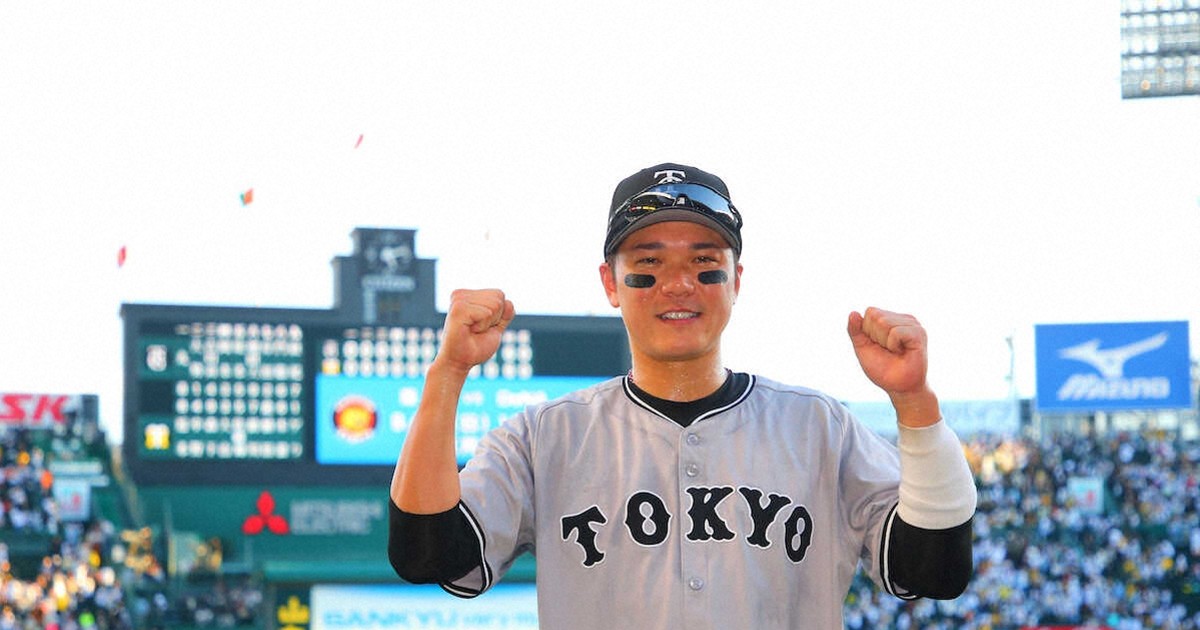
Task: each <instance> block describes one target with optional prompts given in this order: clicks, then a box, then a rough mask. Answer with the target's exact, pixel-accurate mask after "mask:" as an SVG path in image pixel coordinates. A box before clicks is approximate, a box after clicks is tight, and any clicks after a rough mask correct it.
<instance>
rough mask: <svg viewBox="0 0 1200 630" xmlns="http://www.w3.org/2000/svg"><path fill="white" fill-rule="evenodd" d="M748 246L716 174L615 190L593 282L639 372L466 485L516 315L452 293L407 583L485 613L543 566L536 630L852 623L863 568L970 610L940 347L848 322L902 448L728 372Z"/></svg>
mask: <svg viewBox="0 0 1200 630" xmlns="http://www.w3.org/2000/svg"><path fill="white" fill-rule="evenodd" d="M741 227H742V218H741V215H740V214H739V212H738V211H737V210H736V209H735V208H734V206H733V204H732V203H731V202H730V195H729V190H728V188H727V187H726V185H725V183H724V182H723V181H721V179H720V178H718V177H716V176H715V175H712V174H710V173H706V172H704V171H701V170H700V169H697V168H693V167H690V166H684V165H680V164H660V165H657V166H653V167H650V168H647V169H644V170H641V171H639V172H638V173H635V174H634V175H632V176H630V177H628V178H626V179H625V180H623V181H622V182H621V183H620V184H619V185H618V186H617V188H616V191H615V193H614V195H613V203H612V206H611V208H610V211H609V223H608V234H607V238H606V239H605V242H604V256H605V261H604V263H603V264H601V265H600V279H601V282H602V284H603V286H604V291H605V293H606V294H607V296H608V299H609V302H610V303H611V304H612V305H613V306H614V307H616V308H619V309H620V311H621V317H622V319H623V320H624V323H625V326H626V329H627V331H628V337H629V343H630V350H631V356H632V369H631V370H630V372H629V373H628V374H626V375H623V376H619V377H616V378H613V379H611V380H608V381H606V382H603V383H600V384H598V385H596V386H593V387H590V388H587V389H584V390H581V391H577V392H575V393H572V394H569V395H567V396H565V397H563V398H559V399H557V400H552V401H549V402H546V403H544V404H540V405H537V406H533V407H530V408H528V409H526V410H525V411H524V412H523V413H520V414H518V415H516V416H514V417H513V418H511V419H510V420H509V421H507V422H506V423H505V424H504V425H503V426H501V427H499V428H497V429H495V430H493V431H492V432H491V433H490V434H489V435H487V436H486V438H485V439H483V440H482V441H481V443H480V445H479V448H478V450H477V451H476V454H475V455H474V457H473V458H472V459H471V460H470V461H469V462H468V463H467V465H466V466H465V467H464V468H463V469H462V470H461V471H459V469H458V466H457V463H456V458H455V448H454V429H455V426H454V423H455V415H456V407H457V403H458V397H459V393H460V391H461V390H462V386H463V383H464V381H465V379H466V377H467V372H468V371H469V370H470V369H471V368H472V367H473V366H475V365H478V364H480V363H482V362H484V361H486V360H487V359H488V358H489V357H490V356H491V355H492V354H493V353H494V352H495V351H496V349H497V347H498V344H499V343H500V339H501V334H502V333H503V331H504V330H505V327H506V326H507V325H508V324H509V322H510V321H511V320H512V319H513V315H514V310H513V304H512V303H511V302H510V301H509V300H507V299H506V298H505V296H504V294H503V293H502V292H501V291H499V290H491V289H489V290H459V291H455V292H454V293H453V294H452V296H451V302H450V308H449V311H448V312H447V315H446V323H445V339H444V341H443V344H442V346H441V349H440V350H439V353H438V355H437V357H436V359H435V360H434V362H433V364H432V365H431V367H430V369H429V371H428V374H427V380H426V383H425V388H424V393H423V395H422V398H421V402H420V406H419V409H418V411H417V413H416V415H415V418H414V420H413V423H412V425H411V428H410V430H409V433H408V437H407V438H406V441H405V444H404V447H403V449H402V452H401V453H400V457H399V461H398V463H397V466H396V471H395V475H394V477H393V479H392V486H391V499H392V509H391V514H390V534H389V542H388V554H389V559H390V560H391V562H392V565H393V567H394V568H395V570H396V572H397V573H398V574H399V575H400V576H401V577H402V578H404V579H406V580H408V581H410V582H425V583H429V582H432V583H438V584H440V585H441V586H442V588H443V589H445V590H446V591H448V592H449V593H451V594H454V595H458V596H460V597H474V596H477V595H480V594H481V593H483V592H484V591H486V590H487V589H488V588H489V587H490V586H491V585H493V584H495V583H496V582H497V581H498V580H499V579H501V578H502V577H503V576H504V574H505V571H507V570H508V569H509V567H510V566H511V565H512V563H513V561H514V559H516V558H517V557H518V556H520V555H521V554H523V553H525V552H527V551H528V552H532V553H533V554H534V555H535V556H536V558H537V593H538V617H539V623H540V625H541V627H543V628H551V629H555V628H563V629H567V628H569V629H572V630H575V629H581V628H582V629H585V630H586V629H596V630H601V629H605V630H607V629H609V628H689V629H700V628H722V629H727V628H739V629H740V628H754V629H763V628H815V629H831V628H842V627H843V622H842V605H843V601H844V599H845V597H846V594H847V591H848V589H849V585H850V582H851V578H852V577H853V576H854V574H855V572H856V571H858V570H859V568H860V567H861V569H862V570H864V571H865V572H866V573H867V574H868V575H870V577H871V578H872V579H873V580H874V581H875V582H876V583H877V584H878V585H879V586H880V587H881V588H883V589H885V590H886V591H888V592H889V593H892V594H894V595H895V596H897V597H901V598H906V599H907V598H917V597H930V598H941V599H947V598H954V597H957V596H958V595H959V594H961V593H962V592H963V590H964V589H965V588H966V584H967V581H968V579H969V577H970V574H971V571H972V559H971V542H972V541H971V519H972V516H973V515H974V512H975V502H976V495H975V487H974V482H973V479H972V476H971V473H970V470H969V469H968V466H967V462H966V460H965V458H964V457H963V452H962V448H961V446H960V443H959V441H958V438H957V437H956V436H955V434H954V432H953V431H952V430H951V429H950V428H949V427H948V426H947V424H946V422H945V421H944V420H943V419H942V418H941V414H940V411H939V406H938V400H937V397H936V396H935V394H934V393H933V391H932V390H931V389H930V388H929V386H928V384H927V383H926V380H925V379H926V356H927V355H926V336H925V330H924V329H923V328H922V326H921V325H920V324H919V323H918V322H917V320H916V319H914V318H913V317H911V316H909V315H903V314H898V313H892V312H888V311H885V310H881V309H878V308H868V309H866V311H865V312H863V313H861V314H860V313H857V312H855V313H851V314H850V315H849V319H848V323H847V330H848V332H849V337H850V342H851V345H852V346H853V349H854V352H855V354H856V356H857V358H858V360H859V363H860V365H861V366H862V369H863V371H864V372H865V373H866V375H867V377H868V378H869V379H870V380H871V381H872V382H874V383H875V384H876V385H878V386H879V387H881V388H882V389H883V390H885V391H886V392H887V394H888V395H889V397H890V399H891V401H892V404H893V406H894V407H895V410H896V416H897V421H898V423H899V427H898V439H897V442H898V448H897V447H896V446H893V445H892V444H891V443H889V442H888V441H886V440H884V439H882V438H880V437H879V436H878V435H876V434H874V433H873V432H871V431H870V430H868V429H866V428H865V427H864V426H863V425H862V424H860V423H859V422H858V421H857V420H856V419H855V418H854V417H853V416H851V415H850V413H849V412H848V411H847V409H846V408H845V407H844V406H842V405H841V404H839V403H838V402H837V401H836V400H835V399H833V398H831V397H829V396H827V395H825V394H823V393H820V392H817V391H813V390H811V389H807V388H804V387H797V386H792V385H785V384H782V383H778V382H775V381H772V380H770V379H768V378H765V377H762V376H757V375H753V374H746V373H742V372H735V371H731V370H729V369H727V368H726V367H725V366H724V364H723V363H722V361H721V335H722V331H723V330H724V328H725V325H726V324H727V323H728V322H729V318H730V315H731V313H732V310H733V305H734V301H735V299H736V298H737V295H738V291H739V288H740V285H741V276H742V265H741V263H740V262H739V256H740V254H741V250H742V238H741Z"/></svg>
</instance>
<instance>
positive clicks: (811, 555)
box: [442, 376, 899, 630]
mask: <svg viewBox="0 0 1200 630" xmlns="http://www.w3.org/2000/svg"><path fill="white" fill-rule="evenodd" d="M898 480H899V457H898V454H897V451H896V448H895V447H894V446H893V445H892V444H891V443H889V442H887V441H886V440H884V439H883V438H881V437H880V436H878V435H876V434H875V433H874V432H872V431H870V430H869V429H867V428H866V427H865V426H863V425H862V424H861V423H859V422H858V421H857V420H855V419H854V418H853V416H851V415H850V414H849V412H848V411H847V410H846V409H845V407H844V406H842V405H841V404H839V403H838V402H837V401H836V400H834V399H832V398H830V397H829V396H827V395H825V394H822V393H820V392H817V391H814V390H811V389H806V388H803V387H794V386H788V385H783V384H780V383H777V382H774V381H771V380H768V379H765V378H761V377H753V376H751V377H750V378H749V379H747V381H746V385H745V388H744V390H743V391H741V392H738V393H737V394H736V396H734V397H733V398H732V402H731V403H729V404H727V405H725V406H723V407H720V408H717V409H713V410H710V411H709V412H707V413H706V414H704V415H703V416H701V417H700V418H697V419H696V420H695V421H694V422H692V423H691V424H690V425H689V426H687V427H684V426H681V425H680V424H678V423H676V422H674V421H672V420H670V419H668V418H666V417H664V416H662V415H661V414H659V413H658V412H656V411H655V410H654V409H653V408H652V407H651V406H650V405H649V404H647V403H646V402H645V401H644V400H642V399H641V398H639V396H638V394H637V393H636V390H635V389H634V388H632V387H631V386H630V383H629V381H628V377H618V378H614V379H611V380H608V381H605V382H604V383H601V384H599V385H596V386H594V387H591V388H588V389H585V390H581V391H578V392H575V393H573V394H570V395H568V396H566V397H563V398H560V399H557V400H553V401H550V402H547V403H544V404H542V405H539V406H536V407H531V408H529V409H527V410H526V411H525V412H523V413H521V414H518V415H517V416H515V417H513V418H510V419H509V421H507V422H506V423H505V424H504V425H503V426H502V427H500V428H499V429H497V430H494V431H493V432H492V433H490V434H489V435H488V436H487V437H486V438H485V439H484V440H483V441H482V442H481V444H480V447H479V449H478V451H477V452H476V455H475V456H474V457H473V458H472V459H471V460H470V461H469V462H468V464H467V466H466V467H465V468H464V469H463V470H462V472H461V474H460V482H461V486H462V500H461V502H460V504H459V509H460V510H461V511H462V512H463V513H464V514H465V515H466V518H467V520H469V521H470V524H471V531H472V532H473V537H474V538H475V540H474V541H473V542H474V544H478V545H479V548H480V549H479V555H480V557H482V559H483V562H482V564H481V565H480V566H478V567H476V568H475V569H474V570H472V571H470V572H469V573H467V574H466V575H464V576H463V577H461V578H459V579H456V580H453V581H450V582H444V583H443V584H442V586H443V588H444V589H445V590H447V591H448V592H450V593H453V594H455V595H459V596H462V597H472V596H475V595H478V594H480V593H482V592H484V591H486V590H487V589H488V588H489V587H490V586H491V585H492V584H494V583H495V582H496V581H497V580H499V579H500V578H501V577H502V576H503V575H504V573H505V572H506V571H507V570H508V568H509V567H510V566H511V565H512V563H513V561H514V560H515V559H516V558H517V557H518V556H520V555H521V554H523V553H525V552H527V551H529V552H532V553H533V554H534V555H535V557H536V559H537V588H538V602H539V622H540V624H541V625H542V627H545V628H581V629H588V628H595V629H597V630H600V629H608V628H632V627H637V628H652V627H658V628H665V627H697V628H699V627H714V628H766V627H778V628H783V627H787V628H841V627H842V620H841V610H842V600H843V598H844V597H845V594H846V592H847V589H848V588H849V584H850V581H851V579H852V578H853V576H854V574H855V573H856V571H857V570H858V568H859V566H860V565H861V567H862V568H863V570H864V571H866V573H867V574H868V575H869V576H870V577H871V578H872V579H873V580H875V581H876V582H877V583H878V584H879V585H880V586H882V587H884V588H886V589H888V590H889V591H891V590H893V585H892V584H891V583H890V581H889V577H888V575H887V562H886V557H887V551H886V548H885V546H884V545H885V543H886V538H887V537H886V536H885V532H886V530H887V524H888V521H889V518H892V515H893V513H894V510H895V507H896V505H897V500H898Z"/></svg>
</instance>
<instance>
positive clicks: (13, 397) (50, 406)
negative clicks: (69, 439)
mask: <svg viewBox="0 0 1200 630" xmlns="http://www.w3.org/2000/svg"><path fill="white" fill-rule="evenodd" d="M79 406H80V396H78V395H64V394H34V393H12V392H0V428H2V427H6V426H8V427H17V428H25V429H50V428H53V427H54V426H55V425H62V424H65V423H66V421H67V414H68V413H70V412H76V411H78V409H79Z"/></svg>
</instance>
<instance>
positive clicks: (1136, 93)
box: [1121, 0, 1200, 98]
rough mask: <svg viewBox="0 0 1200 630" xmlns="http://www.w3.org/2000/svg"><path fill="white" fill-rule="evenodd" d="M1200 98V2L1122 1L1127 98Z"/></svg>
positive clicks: (1123, 90)
mask: <svg viewBox="0 0 1200 630" xmlns="http://www.w3.org/2000/svg"><path fill="white" fill-rule="evenodd" d="M1185 94H1200V0H1121V98H1146V97H1154V96H1181V95H1185Z"/></svg>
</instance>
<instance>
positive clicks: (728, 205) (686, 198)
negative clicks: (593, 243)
mask: <svg viewBox="0 0 1200 630" xmlns="http://www.w3.org/2000/svg"><path fill="white" fill-rule="evenodd" d="M663 221H690V222H692V223H699V224H700V225H703V226H705V227H708V228H711V229H713V230H715V231H716V232H717V233H718V234H720V235H721V236H723V237H724V238H725V241H726V242H727V243H729V246H730V247H731V248H733V252H734V254H735V255H737V256H740V255H741V253H742V215H741V214H739V213H738V211H737V209H736V208H734V207H733V202H731V201H730V199H729V187H728V186H726V185H725V182H723V181H721V178H720V177H717V176H716V175H713V174H712V173H708V172H705V171H702V170H700V169H698V168H696V167H694V166H686V165H683V164H675V163H672V162H666V163H663V164H658V165H656V166H651V167H648V168H644V169H642V170H640V171H638V172H636V173H634V174H633V175H630V176H629V177H626V178H625V179H623V180H621V183H619V184H617V189H616V190H615V191H613V198H612V205H611V206H610V207H609V209H608V235H607V236H606V237H605V239H604V257H605V258H607V257H609V256H611V255H612V253H613V252H615V251H617V247H619V246H620V245H621V241H624V240H625V237H627V236H629V235H630V234H632V233H633V232H635V231H636V230H640V229H642V228H644V227H646V226H648V225H654V224H655V223H662V222H663Z"/></svg>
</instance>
